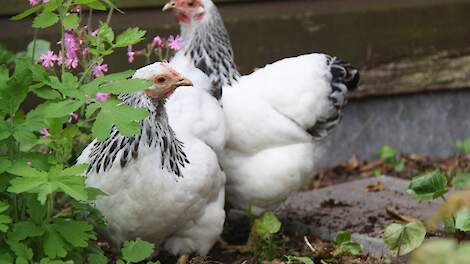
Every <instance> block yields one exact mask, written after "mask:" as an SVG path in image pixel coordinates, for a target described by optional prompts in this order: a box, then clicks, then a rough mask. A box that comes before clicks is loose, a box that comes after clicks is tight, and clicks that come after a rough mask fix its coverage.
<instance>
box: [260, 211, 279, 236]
mask: <svg viewBox="0 0 470 264" xmlns="http://www.w3.org/2000/svg"><path fill="white" fill-rule="evenodd" d="M255 228H256V232H257V233H258V235H260V236H261V237H263V238H266V237H269V236H270V235H273V234H276V233H277V232H279V230H281V222H280V221H279V219H277V217H276V216H275V215H274V214H273V213H271V212H267V213H265V214H263V216H262V217H261V218H258V219H256V220H255Z"/></svg>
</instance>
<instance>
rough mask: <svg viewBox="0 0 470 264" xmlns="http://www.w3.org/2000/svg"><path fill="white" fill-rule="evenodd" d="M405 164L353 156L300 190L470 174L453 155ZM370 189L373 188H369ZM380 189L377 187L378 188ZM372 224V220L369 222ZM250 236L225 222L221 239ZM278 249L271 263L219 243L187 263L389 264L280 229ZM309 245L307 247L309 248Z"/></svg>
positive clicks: (238, 240)
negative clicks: (300, 259) (307, 261)
mask: <svg viewBox="0 0 470 264" xmlns="http://www.w3.org/2000/svg"><path fill="white" fill-rule="evenodd" d="M400 158H401V159H403V160H404V161H405V168H404V169H403V171H401V172H396V171H394V170H393V168H392V167H390V166H388V165H387V164H385V163H384V162H383V161H382V160H376V161H371V162H366V161H360V160H358V159H357V158H356V157H355V156H353V157H352V158H351V159H350V160H348V161H345V162H343V163H342V164H339V165H338V166H335V167H332V168H327V169H324V170H322V171H320V172H319V173H317V174H316V175H315V177H314V179H313V181H312V182H311V183H310V184H309V185H308V186H306V187H305V188H304V190H303V191H308V190H312V189H317V188H322V187H326V186H331V185H334V184H339V183H343V182H347V181H352V180H356V179H361V178H366V177H375V176H378V175H383V174H386V175H389V176H394V177H399V178H403V179H411V178H412V177H414V176H417V175H419V174H422V173H424V172H428V171H433V170H436V169H439V170H441V171H443V172H444V173H445V174H446V175H447V176H448V177H449V178H451V177H452V176H453V175H454V174H455V173H456V172H459V171H470V156H469V155H467V156H464V155H456V156H451V157H448V158H443V159H432V158H430V157H426V156H421V155H416V154H406V155H402V156H401V157H400ZM371 188H372V187H371ZM378 188H380V186H379V187H378ZM324 206H327V207H328V206H343V205H338V204H336V203H335V201H334V200H333V201H329V202H328V201H327V202H325V205H324ZM394 213H396V212H393V211H391V212H389V213H387V214H388V215H387V216H386V217H392V218H393V217H396V218H397V220H400V219H399V218H400V215H399V214H398V215H395V216H394ZM370 221H374V219H370ZM248 233H249V225H248V222H241V223H240V222H237V223H236V224H234V223H230V222H227V223H226V228H225V231H224V234H223V238H224V239H225V240H226V241H227V242H229V243H230V244H233V245H237V244H243V243H244V242H245V241H246V239H247V237H248ZM279 241H281V242H280V246H279V249H278V254H277V255H278V257H277V258H276V259H274V260H273V261H264V262H258V260H257V258H256V257H255V256H254V255H253V254H240V253H230V252H227V251H225V250H224V249H222V248H221V246H220V244H216V246H215V247H214V249H213V250H212V251H211V252H210V254H209V255H208V256H206V257H200V256H192V257H190V259H189V260H188V263H189V264H208V263H223V264H255V263H262V264H287V263H294V262H288V261H287V259H286V258H285V256H286V255H295V256H306V257H310V258H311V259H313V260H314V263H316V264H356V263H357V264H359V263H360V264H379V263H389V262H388V260H384V259H376V258H372V257H368V256H349V255H337V254H335V246H334V244H332V243H329V242H325V241H322V240H320V239H318V238H316V237H313V236H306V237H295V236H288V235H287V234H286V233H285V232H283V230H282V231H281V234H280V235H279ZM308 244H310V246H309V245H308ZM158 260H160V261H161V263H162V264H165V263H176V261H177V259H176V258H175V257H174V256H169V255H166V254H165V253H164V252H161V253H160V254H158Z"/></svg>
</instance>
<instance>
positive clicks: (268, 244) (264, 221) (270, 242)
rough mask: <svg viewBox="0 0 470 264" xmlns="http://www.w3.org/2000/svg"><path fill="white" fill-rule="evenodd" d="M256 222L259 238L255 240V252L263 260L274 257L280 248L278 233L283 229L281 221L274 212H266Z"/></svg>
mask: <svg viewBox="0 0 470 264" xmlns="http://www.w3.org/2000/svg"><path fill="white" fill-rule="evenodd" d="M254 224H255V232H256V236H257V238H258V239H257V240H256V241H254V245H253V252H254V254H255V255H256V256H257V257H258V258H259V259H262V260H272V259H274V257H276V254H277V249H278V241H277V240H276V234H277V233H278V232H279V231H280V230H281V222H280V221H279V219H277V217H276V216H275V215H274V214H273V213H272V212H266V213H264V214H263V215H262V216H261V217H260V218H258V219H256V220H255V223H254Z"/></svg>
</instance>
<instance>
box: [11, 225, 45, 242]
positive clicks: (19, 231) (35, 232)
mask: <svg viewBox="0 0 470 264" xmlns="http://www.w3.org/2000/svg"><path fill="white" fill-rule="evenodd" d="M43 234H44V228H42V226H39V225H37V224H35V223H34V222H32V221H31V220H28V221H23V222H18V223H15V225H14V226H13V230H12V231H11V232H10V233H8V239H11V240H14V241H22V240H25V239H26V238H28V237H38V236H41V235H43Z"/></svg>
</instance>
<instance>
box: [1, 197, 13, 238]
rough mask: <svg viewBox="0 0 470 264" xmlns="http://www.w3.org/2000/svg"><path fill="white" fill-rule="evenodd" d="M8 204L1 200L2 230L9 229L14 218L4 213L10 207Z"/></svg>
mask: <svg viewBox="0 0 470 264" xmlns="http://www.w3.org/2000/svg"><path fill="white" fill-rule="evenodd" d="M8 207H9V206H8V204H6V203H4V202H2V201H0V232H3V233H5V232H7V231H8V224H11V222H12V220H11V218H10V216H8V215H6V214H3V213H5V211H6V210H7V209H8Z"/></svg>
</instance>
